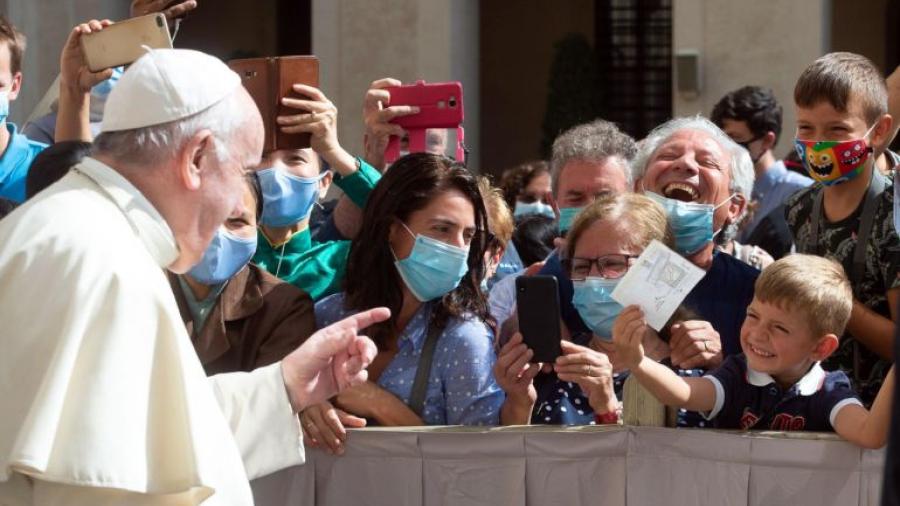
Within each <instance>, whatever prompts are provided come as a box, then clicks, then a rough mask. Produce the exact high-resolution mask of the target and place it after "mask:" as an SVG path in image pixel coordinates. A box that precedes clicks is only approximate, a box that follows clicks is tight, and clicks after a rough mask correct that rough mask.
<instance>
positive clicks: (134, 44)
mask: <svg viewBox="0 0 900 506" xmlns="http://www.w3.org/2000/svg"><path fill="white" fill-rule="evenodd" d="M144 46H146V47H149V48H150V49H171V48H172V36H171V35H169V24H168V22H167V21H166V16H165V15H164V14H160V13H156V14H148V15H146V16H140V17H137V18H132V19H127V20H125V21H122V22H120V23H116V24H113V25H110V26H108V27H106V28H104V29H103V30H102V31H100V32H95V33H89V34H87V35H85V36H83V37H81V50H82V51H83V52H84V59H85V61H86V62H87V66H88V69H90V71H91V72H99V71H101V70H103V69H108V68H111V67H118V66H120V65H128V64H129V63H133V62H134V61H135V60H137V59H138V58H140V57H141V56H143V55H144V53H146V52H147V51H146V49H144Z"/></svg>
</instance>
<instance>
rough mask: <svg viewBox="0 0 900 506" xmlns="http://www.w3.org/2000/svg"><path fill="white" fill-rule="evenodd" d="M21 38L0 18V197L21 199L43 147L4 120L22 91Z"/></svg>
mask: <svg viewBox="0 0 900 506" xmlns="http://www.w3.org/2000/svg"><path fill="white" fill-rule="evenodd" d="M24 52H25V36H24V35H22V34H21V33H20V32H19V31H18V30H17V29H16V27H15V26H13V25H12V24H11V23H10V22H9V20H7V19H6V18H5V17H3V16H2V15H0V153H2V156H0V197H4V198H7V199H9V200H12V201H14V202H22V201H24V200H25V176H26V175H27V174H28V167H30V166H31V161H32V160H34V157H36V156H37V155H38V153H40V152H41V151H42V150H43V149H44V148H46V147H47V145H46V144H41V143H39V142H34V141H31V140H29V139H28V137H25V136H24V135H22V134H20V133H18V132H17V131H16V126H15V125H14V124H12V123H9V122H8V121H7V117H8V116H9V103H10V102H12V101H14V100H15V99H16V98H17V97H18V96H19V91H20V90H21V89H22V58H23V56H24Z"/></svg>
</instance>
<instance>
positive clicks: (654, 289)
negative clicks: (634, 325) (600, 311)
mask: <svg viewBox="0 0 900 506" xmlns="http://www.w3.org/2000/svg"><path fill="white" fill-rule="evenodd" d="M705 275H706V272H705V271H704V270H703V269H701V268H699V267H697V266H696V265H694V264H692V263H691V262H689V261H688V260H686V259H685V258H684V257H682V256H681V255H679V254H678V253H676V252H674V251H672V250H671V249H669V248H667V247H666V246H665V245H664V244H663V243H661V242H659V241H653V242H651V243H650V245H649V246H647V249H645V250H644V253H643V254H641V256H640V257H638V259H637V260H636V261H635V262H634V265H632V266H631V268H630V269H628V272H627V273H626V274H625V276H623V277H622V279H621V280H619V284H618V285H617V286H616V289H615V290H613V292H612V294H611V295H612V298H613V299H614V300H615V301H616V302H618V303H619V304H622V305H623V306H626V307H627V306H632V305H636V306H640V308H641V309H642V310H643V311H644V319H645V320H646V321H647V324H648V325H650V326H651V327H653V328H654V329H655V330H656V331H657V332H658V331H659V330H660V329H661V328H662V327H663V325H665V324H666V322H667V321H669V318H671V317H672V313H674V312H675V310H676V309H678V306H679V305H680V304H681V302H682V301H683V300H684V298H685V297H687V295H688V293H690V291H691V290H693V289H694V286H696V285H697V283H699V282H700V280H701V279H703V276H705Z"/></svg>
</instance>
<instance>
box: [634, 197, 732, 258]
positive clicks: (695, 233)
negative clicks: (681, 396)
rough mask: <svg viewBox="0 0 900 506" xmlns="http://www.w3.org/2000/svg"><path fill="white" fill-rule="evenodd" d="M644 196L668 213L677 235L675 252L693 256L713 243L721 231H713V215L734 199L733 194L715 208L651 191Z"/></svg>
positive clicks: (673, 230)
mask: <svg viewBox="0 0 900 506" xmlns="http://www.w3.org/2000/svg"><path fill="white" fill-rule="evenodd" d="M644 195H646V196H647V197H649V198H650V199H652V200H654V201H655V202H656V203H657V204H659V205H661V206H662V208H663V209H664V210H665V211H666V215H667V216H668V218H669V226H670V227H672V233H674V234H675V250H676V251H678V253H681V254H682V255H693V254H694V253H696V252H698V251H700V250H701V249H703V247H704V246H706V245H707V244H709V243H710V242H712V240H713V238H714V237H715V236H716V234H718V233H719V232H720V230H719V231H715V230H713V214H714V213H715V212H716V209H718V208H720V207H722V206H724V205H725V204H727V203H728V202H730V201H731V199H732V198H733V197H734V194H732V195H730V196H729V197H728V198H727V199H725V201H724V202H722V203H720V204H719V205H717V206H714V205H712V204H699V203H696V202H682V201H680V200H675V199H670V198H668V197H663V196H662V195H659V194H657V193H653V192H651V191H646V192H644Z"/></svg>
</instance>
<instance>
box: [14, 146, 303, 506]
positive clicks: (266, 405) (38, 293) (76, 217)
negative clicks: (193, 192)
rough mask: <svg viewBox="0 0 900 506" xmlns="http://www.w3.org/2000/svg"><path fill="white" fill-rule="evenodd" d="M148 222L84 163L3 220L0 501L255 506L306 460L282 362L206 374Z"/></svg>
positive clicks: (138, 202)
mask: <svg viewBox="0 0 900 506" xmlns="http://www.w3.org/2000/svg"><path fill="white" fill-rule="evenodd" d="M176 256H177V249H176V244H175V240H174V236H173V234H172V232H171V230H170V229H169V227H168V226H167V225H166V223H165V221H163V219H162V217H161V216H160V214H159V213H158V212H157V211H156V210H155V209H154V208H153V206H152V205H151V204H150V203H149V201H148V200H147V199H146V198H144V197H143V196H142V195H141V194H140V192H138V190H137V189H136V188H135V187H134V186H132V185H131V184H130V183H129V182H128V181H127V180H125V179H124V178H123V177H122V176H121V175H119V173H118V172H116V171H114V170H112V169H111V168H109V167H107V166H105V165H104V164H102V163H100V162H99V161H96V160H93V159H90V158H87V159H85V160H84V162H83V163H82V164H80V165H79V166H77V167H76V168H75V169H73V170H72V171H71V172H70V173H69V174H68V175H67V176H66V177H64V178H63V179H62V180H61V181H59V182H58V183H56V184H54V185H53V186H51V187H50V188H49V189H48V190H47V191H45V192H43V193H41V194H39V195H38V196H37V197H36V198H35V199H33V200H31V201H29V202H27V203H26V204H25V205H24V206H22V207H21V208H19V209H17V210H16V211H15V212H14V213H13V214H11V215H9V216H8V217H7V218H6V219H3V220H0V504H3V505H5V504H15V505H18V504H42V505H43V504H48V505H55V504H66V505H88V504H90V505H96V504H128V505H144V504H154V505H156V504H166V505H168V504H172V505H182V504H197V503H200V502H203V501H204V500H205V502H204V504H211V505H212V504H216V505H218V504H228V505H231V504H235V505H236V504H241V505H245V504H251V503H252V496H251V493H250V488H249V485H248V479H252V478H255V477H258V476H261V475H264V474H268V473H271V472H273V471H275V470H278V469H281V468H284V467H288V466H291V465H296V464H300V463H302V462H303V445H302V441H301V433H300V428H299V425H298V422H297V419H296V416H294V415H293V414H292V413H291V407H290V404H289V402H288V398H287V394H286V392H285V389H284V385H283V381H282V377H281V370H280V365H279V364H274V365H272V366H269V367H265V368H262V369H259V370H257V371H255V372H253V373H249V374H245V373H236V374H225V375H220V376H216V377H213V378H210V379H207V378H206V377H205V376H204V373H203V369H202V367H201V366H200V362H199V361H198V359H197V357H196V355H195V352H194V349H193V347H192V345H191V341H190V339H189V337H188V335H187V334H186V331H185V327H184V324H183V323H182V320H181V318H180V316H179V313H178V308H177V306H176V304H175V300H174V299H173V296H172V293H171V288H170V287H169V284H168V282H167V281H166V277H165V275H164V273H163V269H164V268H165V267H166V266H167V265H169V264H171V262H172V261H173V260H175V258H176Z"/></svg>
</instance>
